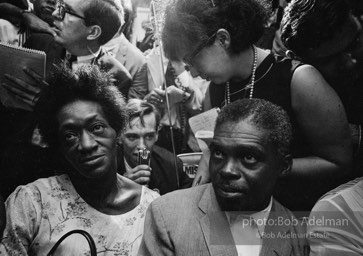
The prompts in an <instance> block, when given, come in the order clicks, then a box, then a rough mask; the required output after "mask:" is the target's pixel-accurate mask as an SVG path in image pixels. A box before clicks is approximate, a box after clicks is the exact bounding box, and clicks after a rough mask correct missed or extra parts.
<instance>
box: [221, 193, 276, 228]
mask: <svg viewBox="0 0 363 256" xmlns="http://www.w3.org/2000/svg"><path fill="white" fill-rule="evenodd" d="M272 201H273V198H272V197H271V198H270V202H269V204H268V206H267V207H266V208H265V209H263V210H262V211H259V212H255V213H253V214H251V215H246V214H245V213H243V212H238V211H233V212H228V211H226V212H225V214H226V217H227V220H228V223H229V224H230V225H231V223H232V222H233V221H235V220H236V219H237V218H238V216H242V218H245V219H248V218H252V219H253V221H254V223H255V224H256V225H257V227H258V231H259V233H260V234H262V233H263V232H264V231H265V227H266V222H267V219H268V217H269V215H270V212H271V209H272Z"/></svg>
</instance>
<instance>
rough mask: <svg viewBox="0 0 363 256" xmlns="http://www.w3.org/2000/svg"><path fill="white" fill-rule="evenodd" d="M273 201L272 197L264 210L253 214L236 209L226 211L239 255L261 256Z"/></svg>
mask: <svg viewBox="0 0 363 256" xmlns="http://www.w3.org/2000/svg"><path fill="white" fill-rule="evenodd" d="M272 201H273V200H272V197H271V199H270V203H269V205H268V206H267V207H266V208H265V209H264V210H262V211H259V212H256V213H253V214H251V215H246V213H243V212H236V211H234V212H225V214H226V217H227V220H228V222H229V226H230V229H231V233H232V236H233V239H234V241H235V243H236V250H237V253H238V256H259V254H260V252H261V248H262V238H263V234H264V231H265V226H266V223H267V220H268V217H269V214H270V212H271V209H272ZM246 220H247V222H246ZM246 224H247V225H246Z"/></svg>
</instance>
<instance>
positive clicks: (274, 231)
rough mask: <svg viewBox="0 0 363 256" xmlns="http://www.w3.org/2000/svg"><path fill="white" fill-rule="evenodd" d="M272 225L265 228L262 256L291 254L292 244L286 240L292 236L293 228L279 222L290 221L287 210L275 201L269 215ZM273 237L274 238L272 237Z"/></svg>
mask: <svg viewBox="0 0 363 256" xmlns="http://www.w3.org/2000/svg"><path fill="white" fill-rule="evenodd" d="M268 219H269V220H270V223H272V220H273V223H274V224H273V225H269V224H267V225H266V227H265V238H263V239H262V248H261V252H260V256H271V255H273V256H282V255H290V254H291V250H292V247H291V244H290V243H287V242H286V241H287V240H288V238H284V237H286V236H289V235H290V231H291V226H290V225H284V224H280V223H279V222H278V220H286V219H290V217H289V216H288V215H287V214H286V212H285V210H284V209H283V208H282V206H280V205H279V204H278V203H277V202H276V201H275V200H274V201H273V203H272V208H271V212H270V215H269V218H268ZM286 223H288V222H286ZM270 235H272V236H273V237H270Z"/></svg>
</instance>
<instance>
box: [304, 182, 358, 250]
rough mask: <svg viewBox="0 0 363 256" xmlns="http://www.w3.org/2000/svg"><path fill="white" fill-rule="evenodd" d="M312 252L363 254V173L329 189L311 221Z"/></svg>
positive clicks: (313, 213)
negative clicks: (361, 175) (359, 176)
mask: <svg viewBox="0 0 363 256" xmlns="http://www.w3.org/2000/svg"><path fill="white" fill-rule="evenodd" d="M307 224H308V225H307V231H308V238H309V242H310V250H311V252H310V255H311V256H312V255H313V256H315V255H316V256H318V255H319V256H321V255H323V256H324V255H329V256H334V255H339V256H340V255H344V256H351V255H363V177H362V178H358V179H355V180H353V181H350V182H348V183H346V184H343V185H341V186H339V187H338V188H336V189H334V190H332V191H330V192H329V193H327V194H326V195H325V196H324V197H323V198H322V199H320V200H319V201H318V202H317V203H316V205H315V206H314V208H313V210H312V211H311V213H310V217H309V223H307Z"/></svg>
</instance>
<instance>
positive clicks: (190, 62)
mask: <svg viewBox="0 0 363 256" xmlns="http://www.w3.org/2000/svg"><path fill="white" fill-rule="evenodd" d="M216 35H217V32H215V33H213V35H211V36H210V37H208V39H207V40H206V41H205V42H204V43H201V44H200V45H198V47H197V48H195V50H194V51H193V52H192V53H191V54H189V55H187V56H186V57H184V59H183V62H184V63H185V64H186V65H187V66H189V67H192V66H193V60H194V58H195V57H196V56H197V55H198V54H199V53H200V52H201V51H202V50H203V48H205V47H207V46H208V45H209V44H210V43H211V42H212V41H213V40H214V38H215V37H216Z"/></svg>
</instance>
